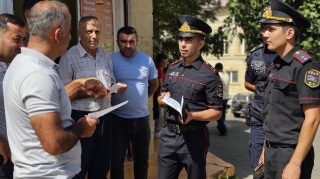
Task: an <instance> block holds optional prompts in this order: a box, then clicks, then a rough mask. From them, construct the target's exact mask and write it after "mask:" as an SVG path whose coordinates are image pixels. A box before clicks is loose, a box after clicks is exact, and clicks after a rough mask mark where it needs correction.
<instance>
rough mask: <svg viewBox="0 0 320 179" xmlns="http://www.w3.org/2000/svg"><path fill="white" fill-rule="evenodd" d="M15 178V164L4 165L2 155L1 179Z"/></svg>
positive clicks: (0, 157) (9, 162)
mask: <svg viewBox="0 0 320 179" xmlns="http://www.w3.org/2000/svg"><path fill="white" fill-rule="evenodd" d="M12 178H13V163H12V162H11V161H10V160H8V162H7V163H6V164H5V165H3V157H2V155H0V179H12Z"/></svg>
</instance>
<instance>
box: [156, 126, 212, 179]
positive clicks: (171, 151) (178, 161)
mask: <svg viewBox="0 0 320 179" xmlns="http://www.w3.org/2000/svg"><path fill="white" fill-rule="evenodd" d="M161 140H162V143H161V145H160V149H159V154H158V179H178V177H179V174H180V172H181V170H182V169H183V168H185V169H186V171H187V173H188V179H205V178H206V158H207V152H208V148H209V131H208V128H207V127H202V128H199V129H196V130H193V131H187V132H182V134H176V133H174V132H172V131H170V130H169V129H168V128H167V127H165V128H163V129H162V132H161Z"/></svg>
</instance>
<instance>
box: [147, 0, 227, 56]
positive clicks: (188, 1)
mask: <svg viewBox="0 0 320 179" xmlns="http://www.w3.org/2000/svg"><path fill="white" fill-rule="evenodd" d="M220 5H221V3H220V0H217V1H212V0H153V54H154V57H155V56H156V55H157V54H158V53H165V54H167V55H168V56H169V57H170V58H171V59H172V60H173V61H175V60H177V59H179V58H180V53H179V48H178V37H177V34H178V29H179V28H180V26H178V23H177V17H178V16H179V15H184V14H188V15H194V16H197V17H198V18H200V19H202V20H204V21H207V20H210V21H212V22H214V21H215V20H216V11H217V9H219V8H220ZM223 34H224V32H223V31H222V27H221V28H219V29H218V30H217V31H216V32H214V33H211V34H210V35H208V36H207V37H206V45H205V47H204V48H203V49H202V50H201V51H202V53H203V54H214V55H215V56H217V57H219V56H221V55H222V54H223V39H222V37H223Z"/></svg>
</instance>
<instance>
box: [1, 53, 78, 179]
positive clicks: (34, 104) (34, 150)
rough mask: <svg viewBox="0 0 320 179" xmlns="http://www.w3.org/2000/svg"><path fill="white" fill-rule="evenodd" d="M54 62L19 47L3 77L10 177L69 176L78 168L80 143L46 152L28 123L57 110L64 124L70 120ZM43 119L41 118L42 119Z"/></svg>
mask: <svg viewBox="0 0 320 179" xmlns="http://www.w3.org/2000/svg"><path fill="white" fill-rule="evenodd" d="M56 68H57V65H56V64H55V63H54V62H53V61H52V60H50V59H49V58H48V57H46V56H45V55H43V54H41V53H40V52H38V51H35V50H32V49H28V48H24V47H22V48H21V54H19V55H17V56H16V57H15V59H14V60H13V61H12V63H11V64H10V66H9V68H8V70H7V72H6V75H5V77H4V81H3V92H4V104H5V106H6V107H5V112H6V122H7V131H8V140H9V145H10V149H11V153H12V162H13V163H14V178H33V179H34V178H61V179H66V178H71V177H73V176H74V175H75V174H77V173H79V171H80V164H81V146H80V142H78V143H77V144H76V145H75V146H74V147H73V148H72V149H71V150H69V151H67V152H65V153H63V154H60V155H55V156H53V155H50V154H49V153H48V152H46V151H45V150H44V149H43V147H42V145H41V142H40V141H39V138H38V136H37V134H36V132H35V130H34V129H33V127H32V124H31V122H30V117H32V116H35V115H40V114H45V113H50V112H59V113H60V115H61V120H62V126H63V127H64V128H66V127H68V126H71V125H73V124H74V121H73V120H72V119H71V104H70V100H69V97H68V94H67V92H66V91H65V89H64V85H63V83H62V81H61V79H60V77H59V75H58V73H57V71H56ZM43 120H45V119H43Z"/></svg>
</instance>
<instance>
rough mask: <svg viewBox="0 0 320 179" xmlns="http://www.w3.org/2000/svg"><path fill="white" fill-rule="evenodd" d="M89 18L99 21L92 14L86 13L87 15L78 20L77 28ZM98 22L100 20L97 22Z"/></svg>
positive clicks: (89, 19)
mask: <svg viewBox="0 0 320 179" xmlns="http://www.w3.org/2000/svg"><path fill="white" fill-rule="evenodd" d="M91 20H95V21H98V22H99V19H98V18H97V17H96V16H94V15H88V16H83V17H81V19H80V20H79V29H80V28H81V26H82V25H83V24H84V23H86V22H88V21H91ZM99 23H100V22H99Z"/></svg>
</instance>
